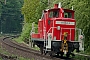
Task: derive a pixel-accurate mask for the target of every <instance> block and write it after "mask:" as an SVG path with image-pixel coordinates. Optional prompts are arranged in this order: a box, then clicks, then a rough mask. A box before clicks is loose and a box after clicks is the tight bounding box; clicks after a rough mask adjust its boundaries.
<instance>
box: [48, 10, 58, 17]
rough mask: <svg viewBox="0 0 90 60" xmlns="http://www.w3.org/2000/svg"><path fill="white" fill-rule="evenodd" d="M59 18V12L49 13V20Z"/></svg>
mask: <svg viewBox="0 0 90 60" xmlns="http://www.w3.org/2000/svg"><path fill="white" fill-rule="evenodd" d="M57 17H59V11H50V13H49V18H57Z"/></svg>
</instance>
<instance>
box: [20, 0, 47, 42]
mask: <svg viewBox="0 0 90 60" xmlns="http://www.w3.org/2000/svg"><path fill="white" fill-rule="evenodd" d="M43 2H44V3H42V2H41V0H24V5H23V7H22V14H23V15H24V26H23V29H22V34H21V37H20V38H21V39H22V40H25V39H27V38H29V36H30V30H31V28H32V27H31V24H32V22H35V23H36V24H35V26H36V25H37V23H38V20H39V19H40V18H41V15H42V10H43V9H45V7H47V4H46V2H47V0H43Z"/></svg>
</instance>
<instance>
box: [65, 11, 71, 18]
mask: <svg viewBox="0 0 90 60" xmlns="http://www.w3.org/2000/svg"><path fill="white" fill-rule="evenodd" d="M64 18H72V13H71V12H64Z"/></svg>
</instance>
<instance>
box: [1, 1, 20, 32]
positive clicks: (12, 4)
mask: <svg viewBox="0 0 90 60" xmlns="http://www.w3.org/2000/svg"><path fill="white" fill-rule="evenodd" d="M21 7H22V2H21V1H20V0H15V1H12V0H6V4H3V5H2V13H1V25H2V32H3V33H14V32H16V33H20V32H21V30H22V28H21V26H22V25H21V24H20V23H21V22H22V19H21V18H22V17H21V16H22V15H21Z"/></svg>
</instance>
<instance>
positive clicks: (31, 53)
mask: <svg viewBox="0 0 90 60" xmlns="http://www.w3.org/2000/svg"><path fill="white" fill-rule="evenodd" d="M1 41H2V46H3V47H4V48H5V49H7V50H8V51H9V52H10V53H12V54H15V55H18V56H22V57H25V58H30V59H32V58H33V59H34V60H74V59H60V58H56V57H53V58H51V57H50V56H46V55H41V54H40V52H39V51H36V50H33V49H30V48H27V47H24V46H21V45H19V44H17V43H14V42H12V41H11V38H10V37H6V38H4V39H2V40H1Z"/></svg>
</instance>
